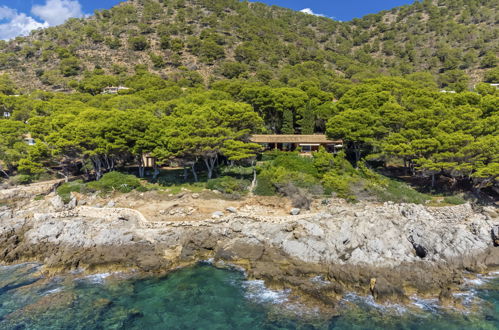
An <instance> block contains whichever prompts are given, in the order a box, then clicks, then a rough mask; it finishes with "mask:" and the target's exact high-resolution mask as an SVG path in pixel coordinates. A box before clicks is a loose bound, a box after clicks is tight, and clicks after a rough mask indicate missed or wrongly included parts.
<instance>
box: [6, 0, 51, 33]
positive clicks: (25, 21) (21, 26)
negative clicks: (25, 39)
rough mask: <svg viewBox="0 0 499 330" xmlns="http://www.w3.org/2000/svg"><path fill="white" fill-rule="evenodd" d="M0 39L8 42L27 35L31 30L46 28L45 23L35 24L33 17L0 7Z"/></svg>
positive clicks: (46, 24)
mask: <svg viewBox="0 0 499 330" xmlns="http://www.w3.org/2000/svg"><path fill="white" fill-rule="evenodd" d="M0 21H6V22H5V23H0V39H1V40H9V39H12V38H15V37H17V36H25V35H28V34H29V33H30V32H31V31H32V30H36V29H39V28H45V27H48V26H49V24H48V23H47V22H44V23H40V22H37V21H36V20H35V19H33V17H30V16H27V15H26V14H24V13H18V12H17V11H16V10H15V9H12V8H9V7H6V6H2V7H0Z"/></svg>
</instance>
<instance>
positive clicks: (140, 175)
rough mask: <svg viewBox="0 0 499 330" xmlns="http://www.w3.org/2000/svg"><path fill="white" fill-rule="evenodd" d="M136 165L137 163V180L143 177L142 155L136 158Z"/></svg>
mask: <svg viewBox="0 0 499 330" xmlns="http://www.w3.org/2000/svg"><path fill="white" fill-rule="evenodd" d="M138 158H139V159H138V163H139V178H143V177H144V158H143V157H142V155H140V156H138Z"/></svg>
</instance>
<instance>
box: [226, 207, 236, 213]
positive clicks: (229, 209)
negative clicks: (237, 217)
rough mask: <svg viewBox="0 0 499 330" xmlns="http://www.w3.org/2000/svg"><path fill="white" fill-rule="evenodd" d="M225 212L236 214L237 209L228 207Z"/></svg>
mask: <svg viewBox="0 0 499 330" xmlns="http://www.w3.org/2000/svg"><path fill="white" fill-rule="evenodd" d="M226 210H227V212H230V213H237V209H236V208H235V207H233V206H229V207H228V208H226Z"/></svg>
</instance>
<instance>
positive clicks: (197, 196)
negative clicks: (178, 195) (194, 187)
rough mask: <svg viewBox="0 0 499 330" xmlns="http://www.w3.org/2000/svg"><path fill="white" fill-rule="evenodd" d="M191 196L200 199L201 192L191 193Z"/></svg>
mask: <svg viewBox="0 0 499 330" xmlns="http://www.w3.org/2000/svg"><path fill="white" fill-rule="evenodd" d="M191 197H192V198H193V199H198V198H199V194H197V193H194V194H192V195H191Z"/></svg>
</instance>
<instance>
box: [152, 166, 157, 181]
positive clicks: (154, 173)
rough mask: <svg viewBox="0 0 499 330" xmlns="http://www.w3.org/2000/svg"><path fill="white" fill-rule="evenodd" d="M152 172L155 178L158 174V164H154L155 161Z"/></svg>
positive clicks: (154, 178)
mask: <svg viewBox="0 0 499 330" xmlns="http://www.w3.org/2000/svg"><path fill="white" fill-rule="evenodd" d="M153 168H154V172H153V174H152V178H153V180H156V179H157V177H158V175H159V170H158V165H156V163H154V167H153Z"/></svg>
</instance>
